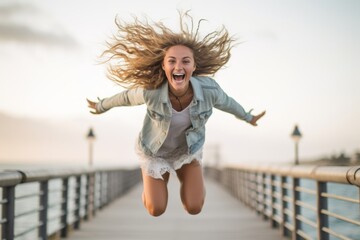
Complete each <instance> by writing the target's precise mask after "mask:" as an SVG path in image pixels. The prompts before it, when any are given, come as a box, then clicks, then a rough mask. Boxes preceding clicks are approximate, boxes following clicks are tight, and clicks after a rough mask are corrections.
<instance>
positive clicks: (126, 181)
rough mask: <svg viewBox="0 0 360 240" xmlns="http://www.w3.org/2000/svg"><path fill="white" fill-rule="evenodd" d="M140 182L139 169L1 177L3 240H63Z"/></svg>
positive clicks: (6, 173)
mask: <svg viewBox="0 0 360 240" xmlns="http://www.w3.org/2000/svg"><path fill="white" fill-rule="evenodd" d="M140 179H141V175H140V171H139V170H138V169H136V170H134V169H95V170H94V169H72V170H65V169H63V170H33V171H30V170H29V171H21V170H9V171H3V172H0V187H1V188H2V192H0V195H1V198H0V199H1V200H0V204H1V205H2V208H1V216H2V217H1V220H0V226H1V239H2V240H13V239H42V240H46V239H60V238H63V237H67V236H68V233H69V232H70V231H71V230H73V229H78V228H79V227H80V224H81V222H82V221H84V220H89V219H91V218H92V217H93V216H94V215H95V214H96V212H97V211H98V210H99V209H101V208H102V207H104V206H105V205H107V204H109V203H110V202H112V201H113V200H114V199H116V198H117V197H119V196H121V195H122V194H123V193H125V192H126V191H127V190H128V189H129V188H131V187H132V186H133V185H134V184H136V183H138V182H139V181H140Z"/></svg>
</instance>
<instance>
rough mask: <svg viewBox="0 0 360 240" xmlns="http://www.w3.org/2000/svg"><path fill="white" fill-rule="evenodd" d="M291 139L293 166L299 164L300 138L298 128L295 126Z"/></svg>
mask: <svg viewBox="0 0 360 240" xmlns="http://www.w3.org/2000/svg"><path fill="white" fill-rule="evenodd" d="M291 137H292V139H293V140H294V142H295V165H298V164H299V141H300V138H301V137H302V135H301V133H300V130H299V127H298V126H297V125H295V127H294V130H293V132H292V134H291Z"/></svg>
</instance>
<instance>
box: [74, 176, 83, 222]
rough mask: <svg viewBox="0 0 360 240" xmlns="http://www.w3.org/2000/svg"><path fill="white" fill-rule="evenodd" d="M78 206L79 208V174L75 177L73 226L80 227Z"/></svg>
mask: <svg viewBox="0 0 360 240" xmlns="http://www.w3.org/2000/svg"><path fill="white" fill-rule="evenodd" d="M80 208H81V175H80V176H77V177H76V178H75V212H74V214H75V223H74V228H75V229H79V228H80V220H81V219H80V218H81V217H80Z"/></svg>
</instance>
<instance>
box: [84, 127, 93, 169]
mask: <svg viewBox="0 0 360 240" xmlns="http://www.w3.org/2000/svg"><path fill="white" fill-rule="evenodd" d="M86 138H87V140H88V142H89V166H90V167H92V166H93V143H94V140H95V134H94V131H93V129H92V128H90V129H89V133H88V134H87V136H86Z"/></svg>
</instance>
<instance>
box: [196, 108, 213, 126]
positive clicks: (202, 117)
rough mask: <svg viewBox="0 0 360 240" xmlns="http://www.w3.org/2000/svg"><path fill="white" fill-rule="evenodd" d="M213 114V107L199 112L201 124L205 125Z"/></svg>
mask: <svg viewBox="0 0 360 240" xmlns="http://www.w3.org/2000/svg"><path fill="white" fill-rule="evenodd" d="M211 114H212V109H210V110H208V111H204V112H201V113H199V120H200V125H205V123H206V122H207V120H208V119H209V117H210V116H211Z"/></svg>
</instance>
